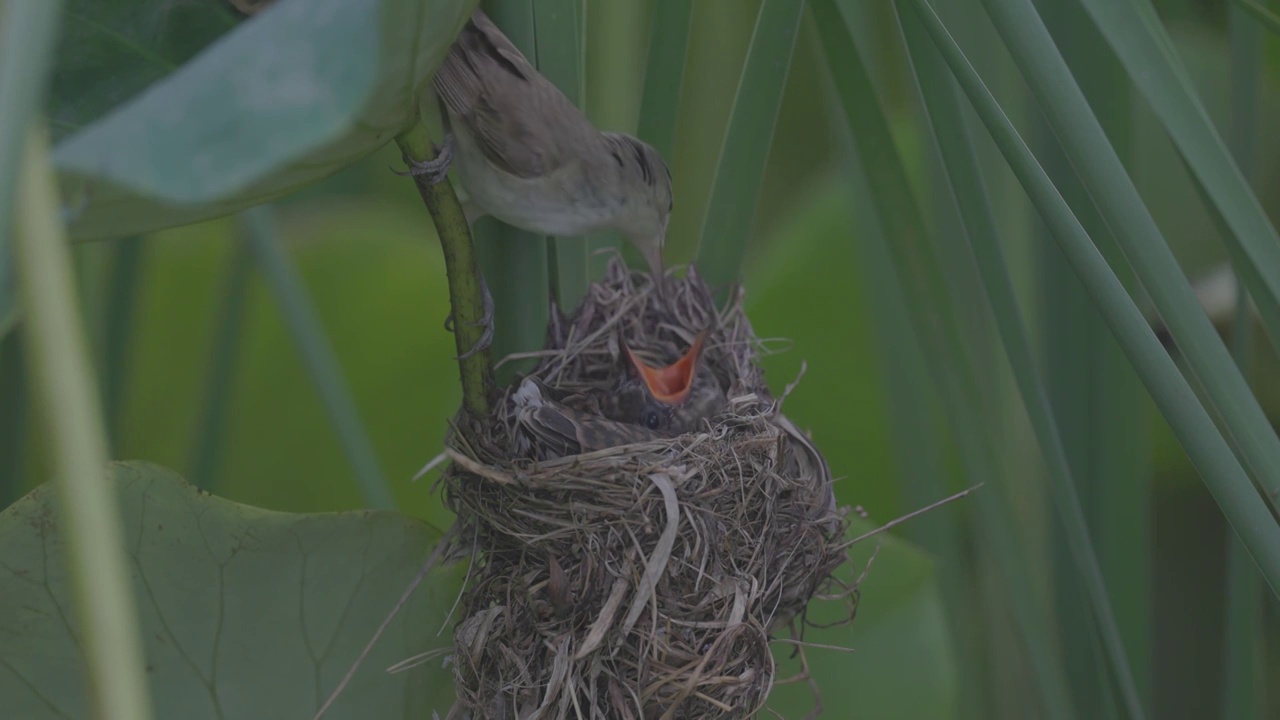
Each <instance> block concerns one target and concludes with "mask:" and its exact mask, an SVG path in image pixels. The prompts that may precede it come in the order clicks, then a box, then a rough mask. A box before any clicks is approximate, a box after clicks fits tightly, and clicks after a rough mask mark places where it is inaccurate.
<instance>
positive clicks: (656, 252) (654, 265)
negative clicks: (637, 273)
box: [644, 237, 666, 292]
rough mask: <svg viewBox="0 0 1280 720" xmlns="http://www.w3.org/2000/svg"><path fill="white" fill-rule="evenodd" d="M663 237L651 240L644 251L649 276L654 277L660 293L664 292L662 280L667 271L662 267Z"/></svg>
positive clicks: (654, 282)
mask: <svg viewBox="0 0 1280 720" xmlns="http://www.w3.org/2000/svg"><path fill="white" fill-rule="evenodd" d="M662 240H663V238H662V237H658V238H656V239H654V240H651V241H650V242H649V243H648V244H647V245H646V246H645V251H644V259H645V262H646V263H647V264H648V265H649V274H651V275H652V276H653V284H654V286H655V287H657V289H658V291H659V292H661V291H662V278H663V276H664V275H666V269H665V268H664V267H663V265H662Z"/></svg>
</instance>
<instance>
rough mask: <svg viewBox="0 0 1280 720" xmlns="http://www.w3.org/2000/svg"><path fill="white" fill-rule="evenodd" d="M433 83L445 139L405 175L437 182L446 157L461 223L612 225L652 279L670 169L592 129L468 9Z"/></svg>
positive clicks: (571, 232)
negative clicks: (456, 185)
mask: <svg viewBox="0 0 1280 720" xmlns="http://www.w3.org/2000/svg"><path fill="white" fill-rule="evenodd" d="M434 87H435V90H436V94H437V95H438V96H439V98H440V101H441V105H442V106H443V110H444V113H443V115H444V119H445V122H446V129H447V131H448V134H447V136H446V143H445V147H444V149H442V151H441V154H440V157H438V158H437V159H436V160H433V161H429V162H427V163H420V164H414V169H413V172H414V173H415V174H422V175H428V176H429V177H430V179H431V180H433V181H437V182H438V181H439V179H440V178H443V177H444V173H445V172H446V171H447V169H448V167H449V166H450V163H451V162H452V164H453V165H454V166H456V167H457V170H458V174H459V177H460V179H461V181H462V184H463V186H464V187H465V188H466V190H467V193H468V195H469V196H470V200H469V203H468V208H467V210H468V218H469V219H471V220H475V219H476V218H478V217H481V216H483V215H486V214H487V215H493V216H494V217H497V218H498V219H499V220H502V221H503V222H506V223H508V224H510V225H513V226H515V227H519V228H522V229H525V230H530V231H533V232H537V233H540V234H545V235H554V236H559V237H570V236H577V235H585V234H588V233H591V232H595V231H599V230H609V229H612V230H618V231H620V232H622V233H623V234H625V235H626V236H627V237H628V238H629V239H630V240H631V242H633V243H635V245H636V246H637V248H638V249H639V250H640V251H641V252H642V253H643V254H644V257H645V259H646V261H647V262H648V264H649V267H650V270H651V271H652V272H653V273H654V274H655V276H657V277H660V276H661V273H662V245H663V240H664V238H665V235H666V227H667V219H668V217H669V215H670V213H671V206H672V196H671V175H670V173H669V171H668V170H667V165H666V163H665V162H664V161H663V159H662V156H661V155H660V154H659V153H658V152H657V151H656V150H654V149H653V147H651V146H649V145H648V144H646V143H644V142H641V141H640V140H638V139H636V138H634V137H632V136H630V135H626V134H622V133H612V132H600V131H599V130H597V129H596V128H595V127H594V126H593V125H592V124H591V122H590V121H589V120H587V118H586V116H585V115H583V113H582V111H581V110H579V109H578V108H577V107H576V106H574V104H573V103H572V102H570V101H569V98H567V97H565V95H564V93H562V92H561V91H560V90H559V88H557V87H556V86H555V84H553V83H552V82H551V81H549V80H547V79H546V78H545V77H543V76H542V75H541V74H540V73H539V72H538V71H537V69H535V68H534V66H533V65H532V64H531V63H530V62H529V61H528V60H527V59H526V58H525V57H524V55H523V54H521V53H520V51H519V50H518V49H517V48H516V46H515V45H514V44H512V43H511V41H510V40H509V39H507V37H506V36H505V35H503V34H502V31H501V30H499V29H498V27H497V26H496V25H494V24H493V22H492V21H491V20H490V19H489V18H488V16H486V15H485V14H484V13H483V12H482V11H480V10H478V9H477V10H476V11H475V12H474V13H473V14H472V16H471V19H470V21H468V22H467V24H466V26H465V27H463V29H462V31H461V33H459V35H458V38H457V40H456V41H455V42H454V45H453V47H452V49H451V50H450V52H449V55H448V56H447V57H446V58H445V60H444V63H443V64H442V65H441V66H440V69H439V70H438V71H437V72H436V76H435V80H434Z"/></svg>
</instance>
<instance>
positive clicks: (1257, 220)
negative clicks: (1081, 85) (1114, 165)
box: [1078, 0, 1280, 490]
mask: <svg viewBox="0 0 1280 720" xmlns="http://www.w3.org/2000/svg"><path fill="white" fill-rule="evenodd" d="M1078 1H1079V2H1080V4H1081V5H1082V6H1083V7H1084V8H1085V10H1086V11H1087V12H1088V13H1089V15H1090V16H1091V17H1092V18H1093V21H1094V24H1095V25H1096V26H1097V27H1098V29H1099V31H1101V33H1102V35H1103V37H1104V38H1106V40H1107V43H1108V44H1109V45H1110V46H1111V47H1112V49H1113V50H1115V52H1116V55H1117V56H1118V57H1119V58H1120V61H1121V63H1122V64H1123V65H1124V66H1125V70H1127V71H1128V73H1129V77H1130V78H1131V79H1133V80H1134V85H1135V86H1136V87H1137V88H1138V90H1139V91H1140V92H1141V93H1142V94H1143V96H1144V97H1146V99H1147V102H1148V103H1149V104H1150V106H1151V108H1152V110H1154V111H1155V114H1156V116H1157V117H1159V118H1160V121H1161V123H1162V124H1163V125H1164V127H1165V129H1166V130H1167V131H1168V133H1169V137H1170V138H1171V139H1172V140H1173V142H1174V144H1175V145H1176V146H1177V148H1178V151H1179V152H1180V153H1181V155H1182V157H1183V159H1184V160H1186V163H1187V167H1188V168H1189V169H1190V171H1191V173H1192V175H1193V176H1194V177H1195V179H1196V181H1197V182H1198V184H1199V187H1200V189H1201V190H1202V191H1203V193H1204V196H1205V197H1206V198H1208V199H1209V200H1210V201H1211V205H1210V207H1211V208H1212V209H1213V210H1214V211H1215V213H1216V214H1217V215H1218V216H1219V218H1220V219H1221V220H1222V223H1223V224H1224V225H1225V226H1226V227H1227V228H1228V229H1229V232H1226V233H1223V235H1224V239H1225V240H1226V244H1227V250H1228V251H1229V253H1230V255H1231V260H1232V264H1233V265H1234V266H1235V268H1236V272H1237V274H1238V275H1239V277H1240V278H1241V279H1242V280H1243V281H1244V284H1245V286H1246V287H1248V288H1249V292H1250V295H1251V296H1252V297H1253V298H1254V301H1255V302H1256V303H1257V306H1258V314H1259V316H1260V317H1261V318H1262V320H1263V326H1264V327H1265V328H1266V329H1267V333H1268V336H1269V337H1270V339H1271V342H1272V344H1273V345H1274V346H1275V347H1277V348H1280V234H1277V232H1276V228H1275V226H1274V225H1272V224H1271V221H1270V220H1269V219H1268V218H1267V214H1266V211H1265V210H1263V208H1262V204H1261V203H1260V202H1259V201H1258V197H1257V195H1256V194H1255V193H1254V192H1253V188H1251V187H1250V186H1249V182H1248V181H1247V180H1246V179H1245V176H1244V174H1243V173H1241V172H1240V169H1239V167H1237V165H1236V164H1235V162H1234V161H1233V159H1232V157H1231V153H1230V152H1229V151H1228V149H1227V145H1226V143H1225V142H1224V141H1223V139H1222V137H1221V136H1220V135H1219V134H1218V131H1217V129H1216V128H1215V127H1214V125H1213V121H1212V119H1210V117H1209V113H1208V111H1207V110H1206V109H1205V107H1204V105H1203V104H1202V103H1201V102H1200V100H1199V98H1198V97H1197V96H1196V93H1195V89H1194V87H1193V86H1192V83H1191V79H1190V77H1189V76H1188V74H1187V72H1186V70H1185V69H1184V68H1183V67H1182V64H1181V60H1180V59H1179V57H1178V55H1177V53H1176V51H1174V50H1173V49H1172V41H1171V40H1170V39H1169V38H1168V36H1167V35H1166V33H1165V31H1164V28H1163V27H1162V26H1161V25H1160V23H1159V21H1158V19H1157V18H1156V17H1155V13H1154V11H1153V10H1152V9H1151V8H1149V7H1148V8H1147V11H1146V12H1143V11H1142V10H1140V9H1139V7H1140V3H1139V2H1121V3H1118V2H1111V1H1110V0H1078ZM1141 4H1146V0H1141ZM1175 336H1176V333H1175ZM1215 354H1216V353H1215ZM1226 354H1227V353H1226V351H1225V350H1223V351H1222V356H1223V357H1225V356H1226ZM1255 419H1256V418H1255ZM1250 464H1251V465H1252V462H1250ZM1253 469H1254V470H1255V472H1263V471H1264V470H1269V471H1270V473H1269V474H1267V473H1263V475H1262V476H1263V477H1265V478H1267V479H1268V481H1269V483H1270V484H1269V486H1270V487H1271V489H1272V490H1280V479H1277V478H1278V476H1277V475H1276V474H1275V472H1276V471H1277V467H1276V466H1274V465H1272V466H1267V467H1265V468H1264V467H1258V466H1253Z"/></svg>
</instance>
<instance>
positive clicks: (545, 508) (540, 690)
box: [443, 258, 855, 719]
mask: <svg viewBox="0 0 1280 720" xmlns="http://www.w3.org/2000/svg"><path fill="white" fill-rule="evenodd" d="M553 315H557V314H556V313H553ZM704 330H706V331H707V334H706V335H704V340H705V342H704V344H703V350H702V353H701V361H700V365H701V368H702V369H701V376H700V377H701V381H702V382H714V383H717V384H718V386H719V389H720V390H721V391H723V402H722V403H721V405H720V407H718V408H717V410H718V412H717V413H716V414H714V416H711V417H701V418H695V419H694V420H693V421H690V422H688V423H687V425H688V427H681V428H675V430H686V431H684V432H682V433H681V434H678V435H675V434H673V433H672V432H668V433H667V435H668V436H663V437H657V438H655V439H650V440H648V441H644V442H640V443H636V444H627V445H623V446H618V447H608V448H604V449H596V450H591V451H589V452H583V453H579V454H571V455H565V452H566V451H576V450H578V449H580V448H574V447H573V446H572V445H573V444H572V443H571V442H570V443H568V444H567V446H566V445H565V444H563V443H558V442H555V438H556V437H558V436H557V434H556V432H555V431H554V430H555V428H554V427H553V428H552V431H551V432H548V431H547V427H539V426H538V425H537V423H538V422H541V420H542V416H543V415H542V414H539V413H538V412H535V411H539V410H541V409H544V408H546V407H548V406H550V407H552V408H562V407H571V408H572V407H582V406H583V403H586V406H587V409H589V406H590V402H591V398H592V397H595V398H605V399H607V398H608V397H610V394H611V393H615V392H616V391H617V388H618V386H619V385H618V384H619V382H626V381H627V380H626V376H627V372H628V364H627V361H626V352H627V348H630V349H631V350H632V351H634V352H636V353H637V354H638V355H644V356H645V357H649V358H654V359H655V360H656V361H658V362H659V363H664V362H665V363H669V362H671V361H672V360H674V359H675V358H678V357H680V356H681V354H682V353H685V352H686V351H687V350H688V349H689V347H690V345H691V344H692V343H693V342H694V341H695V339H696V338H697V337H698V335H699V334H700V333H701V332H702V331H704ZM758 350H759V343H758V341H757V339H756V337H755V336H754V334H753V333H752V330H751V326H750V324H749V323H748V321H747V318H746V315H745V314H744V313H743V311H742V308H741V303H740V302H737V303H734V304H733V305H732V306H731V307H730V309H728V310H727V311H725V312H724V313H723V314H721V313H718V312H717V311H716V308H715V305H714V304H713V302H712V299H711V296H710V294H709V292H708V291H707V287H706V285H705V284H704V283H703V281H702V280H701V279H700V278H699V277H698V276H697V274H696V272H694V271H693V270H692V269H690V270H689V272H688V276H687V277H686V278H684V279H676V278H672V277H668V278H667V280H666V282H665V284H664V292H663V293H662V295H661V296H659V294H658V293H656V292H655V290H654V287H653V286H652V284H651V283H650V281H649V279H648V276H646V275H643V274H640V273H632V272H630V271H628V270H627V269H626V267H625V265H624V264H623V263H622V262H621V260H620V259H619V258H614V259H612V260H611V262H610V264H609V268H608V270H607V272H606V276H605V278H604V280H603V281H601V282H600V283H596V284H593V285H592V286H591V287H590V288H589V291H588V295H587V297H586V298H585V299H584V300H583V302H582V304H581V306H580V307H579V308H578V310H577V312H576V313H575V314H574V315H573V316H572V317H570V318H568V319H561V318H558V316H557V319H553V321H552V323H551V326H550V328H549V331H548V342H547V348H546V352H545V353H543V354H542V355H541V359H540V361H539V363H538V365H537V367H536V368H535V369H534V370H533V371H532V372H531V374H530V375H529V376H527V377H525V378H524V379H523V380H522V381H517V382H516V383H513V386H512V387H511V388H510V389H508V390H506V391H504V392H503V393H502V395H501V396H500V398H499V400H498V402H497V403H496V405H495V410H494V416H493V417H492V418H490V419H489V422H488V424H487V425H486V432H485V437H484V439H483V440H482V441H480V442H479V443H478V445H479V447H473V446H472V445H471V444H469V443H467V442H466V441H464V440H463V438H462V437H461V436H460V435H458V434H457V433H455V434H453V435H452V436H451V437H450V439H449V447H450V453H449V454H450V456H451V457H452V458H453V460H454V462H453V463H452V464H451V466H450V469H449V470H447V471H446V473H445V477H444V479H443V481H444V483H445V492H446V498H447V502H448V503H449V505H450V507H451V508H452V509H453V510H454V511H455V512H456V513H457V514H458V521H459V526H458V527H459V530H460V532H459V535H458V536H459V537H460V538H461V539H462V540H463V541H465V542H467V543H472V542H474V544H475V548H474V549H475V550H476V551H477V552H476V554H475V555H474V558H475V560H474V562H473V566H472V567H471V569H470V570H469V571H468V572H469V582H468V584H467V587H466V589H465V590H464V594H463V597H462V598H461V608H462V610H461V616H460V617H461V620H460V622H459V623H458V625H457V626H456V627H455V631H454V644H455V653H454V658H453V667H454V672H455V681H456V688H457V692H458V705H456V706H455V713H451V714H457V711H460V710H461V711H466V713H467V714H469V715H470V717H473V718H521V719H524V718H637V719H638V718H742V717H750V716H752V715H754V714H755V713H756V712H758V711H759V710H760V709H761V708H762V706H763V704H764V702H765V700H766V698H767V697H768V694H769V692H770V690H771V689H772V687H773V683H774V680H775V666H774V661H773V656H772V653H771V651H770V642H771V638H772V637H773V636H774V633H775V632H777V631H779V630H782V629H790V630H791V631H792V632H793V633H794V632H796V631H797V627H800V628H801V629H802V625H803V618H804V608H805V606H806V604H807V603H808V602H809V600H810V598H812V597H813V596H814V595H816V594H819V593H821V594H824V595H826V594H830V595H841V596H844V597H847V598H849V602H850V605H849V607H850V611H852V606H853V599H854V597H855V595H854V593H853V592H852V591H851V590H849V589H848V588H847V587H845V585H844V584H843V583H841V582H840V581H838V580H836V579H835V578H834V577H833V575H832V573H833V571H834V570H835V569H836V568H837V567H838V566H839V565H840V564H841V563H842V562H843V561H844V559H845V547H844V545H843V544H842V543H843V540H844V531H845V528H846V520H845V513H844V512H843V511H838V510H837V508H836V505H835V497H834V495H833V492H832V477H831V473H830V470H829V469H828V467H827V464H826V462H825V461H824V460H823V458H822V456H821V454H820V453H819V452H818V451H817V450H816V449H815V448H814V447H813V445H812V443H811V442H810V441H809V440H808V439H807V438H806V437H805V435H804V434H803V433H802V432H800V431H799V430H798V429H797V428H796V426H795V425H793V424H792V423H791V422H790V421H789V420H787V419H786V417H784V416H783V415H782V414H781V412H779V409H778V407H779V402H778V401H775V400H774V399H773V398H771V397H770V394H769V392H768V390H767V388H766V387H765V384H764V379H763V376H762V374H761V372H760V370H759V368H758V367H757V365H756V356H757V352H758ZM708 373H709V374H708ZM584 398H585V400H584ZM561 402H563V405H561V404H560V403H561ZM575 403H576V404H575ZM585 411H586V410H584V412H585ZM548 438H551V441H548ZM849 617H850V618H851V617H852V612H850V616H849Z"/></svg>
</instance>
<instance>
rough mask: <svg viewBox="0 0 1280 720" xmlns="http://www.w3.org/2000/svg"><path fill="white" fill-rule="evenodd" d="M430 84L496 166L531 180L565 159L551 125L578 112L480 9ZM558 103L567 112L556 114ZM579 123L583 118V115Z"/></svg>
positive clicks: (544, 173) (455, 42) (577, 119)
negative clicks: (564, 107)
mask: <svg viewBox="0 0 1280 720" xmlns="http://www.w3.org/2000/svg"><path fill="white" fill-rule="evenodd" d="M434 85H435V89H436V93H437V94H438V95H439V96H440V99H441V100H442V101H443V103H444V105H445V107H446V108H447V109H448V110H449V112H450V113H452V114H453V115H454V116H456V117H457V118H459V120H460V121H461V122H462V123H465V124H466V130H467V131H468V132H469V134H470V135H471V136H472V137H473V138H474V139H475V142H476V145H477V146H479V148H480V151H481V152H482V153H484V156H485V158H487V159H488V160H489V162H490V163H492V164H493V165H494V167H496V168H498V169H499V170H501V171H503V172H506V173H508V174H510V175H515V176H516V177H520V178H534V177H541V176H543V175H546V174H548V173H551V172H553V171H555V170H556V169H558V168H559V167H560V166H561V165H562V164H563V163H564V162H565V161H566V152H565V148H564V147H562V145H561V144H560V142H559V141H558V140H557V138H558V137H560V136H561V134H562V133H558V132H556V130H557V127H556V125H555V123H558V122H564V121H565V120H566V119H567V120H568V121H569V122H577V121H579V117H578V116H580V115H581V113H576V108H573V105H572V103H570V102H569V99H568V98H567V97H565V96H564V93H561V92H560V91H559V89H557V88H556V86H555V85H554V84H553V83H551V81H549V80H547V79H546V78H545V77H543V76H542V75H541V74H540V73H538V71H537V69H536V68H534V67H533V65H532V64H530V62H529V61H528V60H527V59H526V58H525V56H524V55H523V54H521V52H520V50H519V49H517V48H516V46H515V45H514V44H512V42H511V41H510V40H509V39H507V36H506V35H503V34H502V31H501V30H499V29H498V26H497V25H494V24H493V21H492V20H490V19H489V18H488V16H486V15H485V14H484V13H483V12H481V11H480V10H478V9H477V10H476V11H475V12H474V13H473V14H472V16H471V20H469V21H468V22H467V24H466V26H464V27H463V29H462V32H461V33H459V34H458V38H457V40H455V41H454V44H453V47H452V48H451V49H450V50H449V54H448V55H447V56H446V57H445V59H444V63H443V64H442V65H441V66H440V69H439V70H437V71H436V77H435V80H434ZM560 104H563V105H564V106H566V107H567V109H570V110H573V112H569V113H556V112H555V106H557V105H560ZM575 113H576V115H575ZM580 121H581V122H586V119H585V117H583V118H581V119H580ZM565 129H569V128H563V129H562V130H565ZM569 134H573V133H569Z"/></svg>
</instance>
